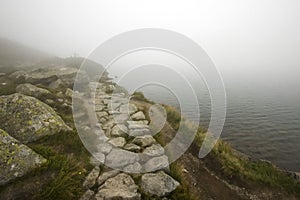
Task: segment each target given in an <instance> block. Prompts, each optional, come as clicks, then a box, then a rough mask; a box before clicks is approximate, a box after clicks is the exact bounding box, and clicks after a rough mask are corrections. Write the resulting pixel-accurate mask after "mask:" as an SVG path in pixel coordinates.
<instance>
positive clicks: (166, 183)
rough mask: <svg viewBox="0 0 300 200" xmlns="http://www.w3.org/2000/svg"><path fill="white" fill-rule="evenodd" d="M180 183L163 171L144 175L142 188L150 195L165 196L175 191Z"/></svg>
mask: <svg viewBox="0 0 300 200" xmlns="http://www.w3.org/2000/svg"><path fill="white" fill-rule="evenodd" d="M177 186H179V183H178V182H177V181H176V180H174V179H173V178H172V177H171V176H169V175H167V174H166V173H164V172H163V171H159V172H157V173H148V174H144V175H142V178H141V189H142V191H143V193H145V194H146V195H149V196H158V197H163V196H166V195H168V194H170V193H171V192H172V191H174V190H175V189H176V188H177Z"/></svg>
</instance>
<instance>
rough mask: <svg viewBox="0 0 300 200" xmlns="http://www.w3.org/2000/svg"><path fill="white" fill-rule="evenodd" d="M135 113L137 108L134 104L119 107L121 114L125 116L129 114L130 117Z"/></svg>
mask: <svg viewBox="0 0 300 200" xmlns="http://www.w3.org/2000/svg"><path fill="white" fill-rule="evenodd" d="M137 111H138V109H137V107H136V106H135V105H134V104H131V103H129V104H123V105H121V106H120V112H121V113H126V114H129V115H132V114H134V113H135V112H137Z"/></svg>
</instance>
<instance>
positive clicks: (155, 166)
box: [144, 155, 169, 172]
mask: <svg viewBox="0 0 300 200" xmlns="http://www.w3.org/2000/svg"><path fill="white" fill-rule="evenodd" d="M144 168H145V171H147V172H154V171H157V170H161V169H168V168H169V159H168V157H167V156H165V155H163V156H160V157H154V158H151V159H150V160H148V161H147V162H146V163H145V165H144Z"/></svg>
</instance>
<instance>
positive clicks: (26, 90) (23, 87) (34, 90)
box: [16, 83, 50, 98]
mask: <svg viewBox="0 0 300 200" xmlns="http://www.w3.org/2000/svg"><path fill="white" fill-rule="evenodd" d="M16 91H17V92H18V93H20V94H24V95H28V96H32V97H36V98H40V97H43V96H45V95H49V94H50V92H49V91H48V90H46V89H43V88H39V87H36V86H34V85H32V84H30V83H25V84H20V85H18V86H17V87H16Z"/></svg>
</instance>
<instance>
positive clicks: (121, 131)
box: [110, 124, 127, 137]
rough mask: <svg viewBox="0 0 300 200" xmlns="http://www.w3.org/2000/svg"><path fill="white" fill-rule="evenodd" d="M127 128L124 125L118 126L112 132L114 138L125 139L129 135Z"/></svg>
mask: <svg viewBox="0 0 300 200" xmlns="http://www.w3.org/2000/svg"><path fill="white" fill-rule="evenodd" d="M126 132H127V127H126V126H125V125H124V124H116V125H115V126H114V127H113V128H112V129H111V132H110V136H112V137H125V136H126V135H127V134H126Z"/></svg>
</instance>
